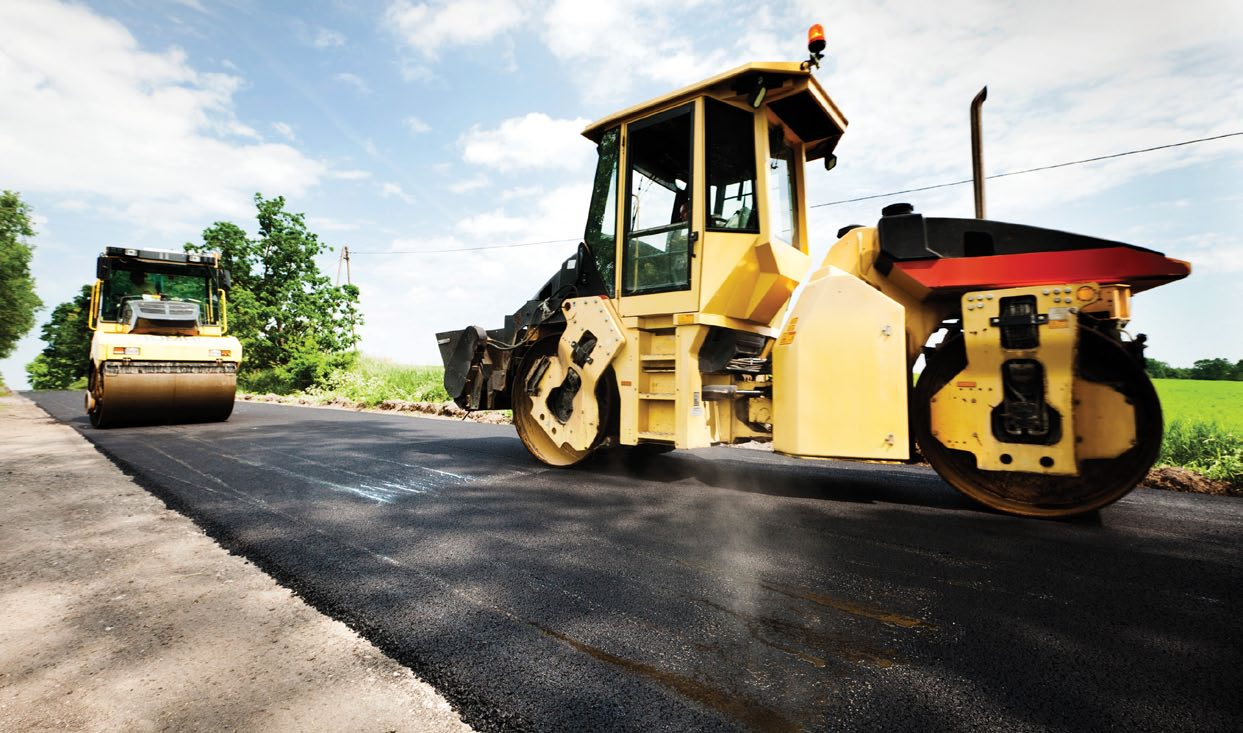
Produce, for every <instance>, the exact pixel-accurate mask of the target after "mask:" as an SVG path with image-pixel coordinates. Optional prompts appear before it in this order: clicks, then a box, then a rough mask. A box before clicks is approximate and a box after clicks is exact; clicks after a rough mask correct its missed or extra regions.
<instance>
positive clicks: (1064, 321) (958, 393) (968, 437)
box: [931, 285, 1133, 476]
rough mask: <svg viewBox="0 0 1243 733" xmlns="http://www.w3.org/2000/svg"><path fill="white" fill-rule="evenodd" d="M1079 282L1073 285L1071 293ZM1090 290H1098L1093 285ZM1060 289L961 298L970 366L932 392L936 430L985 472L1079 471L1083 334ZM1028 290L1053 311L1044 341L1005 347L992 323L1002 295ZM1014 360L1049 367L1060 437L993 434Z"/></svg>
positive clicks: (1011, 293) (1040, 306) (1040, 309)
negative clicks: (1024, 439) (1047, 441)
mask: <svg viewBox="0 0 1243 733" xmlns="http://www.w3.org/2000/svg"><path fill="white" fill-rule="evenodd" d="M1078 287H1079V286H1078V285H1074V286H1069V287H1067V288H1066V292H1067V294H1069V293H1070V292H1072V289H1077V288H1078ZM1092 288H1093V292H1096V287H1095V286H1094V285H1093V286H1092ZM1061 291H1062V288H1061V287H1055V288H1049V287H1047V286H1046V287H1032V288H1010V289H1006V290H987V291H979V292H974V293H968V294H966V295H964V296H963V297H962V312H963V318H962V329H963V337H964V338H965V340H966V345H967V368H966V369H964V370H963V371H962V372H960V373H959V374H958V376H957V377H955V378H954V379H952V380H950V382H949V383H948V384H946V385H945V386H944V387H943V388H942V389H941V390H940V391H939V392H937V394H936V396H935V397H933V399H932V405H931V414H932V434H933V435H934V436H936V438H937V439H938V440H940V441H941V443H942V444H944V445H945V446H946V447H947V448H951V449H955V450H964V451H968V452H970V453H973V454H974V455H975V459H976V467H977V468H979V469H980V470H984V471H1022V472H1024V473H1044V474H1049V475H1054V476H1074V475H1078V473H1079V468H1078V464H1077V463H1076V460H1075V435H1076V432H1075V428H1076V421H1077V416H1076V414H1075V413H1076V410H1075V402H1074V397H1075V393H1074V377H1075V374H1074V365H1075V353H1076V349H1077V346H1078V337H1079V319H1078V317H1077V315H1076V313H1075V310H1076V309H1077V307H1078V306H1072V305H1071V304H1070V301H1071V299H1070V297H1066V299H1065V303H1063V299H1062V296H1061ZM1055 293H1056V294H1055ZM1025 295H1027V296H1034V297H1035V298H1036V312H1037V313H1046V314H1048V316H1049V319H1048V321H1047V322H1046V323H1044V324H1042V325H1040V326H1038V329H1039V334H1040V344H1039V346H1038V347H1037V348H1034V349H1023V350H1010V349H1005V348H1003V347H1002V339H1001V332H1000V329H999V328H998V327H997V326H994V325H990V322H989V321H990V319H992V318H996V317H997V316H998V315H999V314H1000V307H1001V300H1002V299H1003V298H1009V297H1015V296H1025ZM1055 299H1056V300H1055ZM1011 359H1034V360H1037V361H1039V362H1040V363H1041V365H1042V366H1043V367H1044V380H1045V394H1044V399H1045V403H1046V404H1047V405H1048V406H1049V407H1050V408H1052V409H1053V410H1056V411H1057V413H1058V414H1059V415H1060V416H1061V421H1062V429H1061V437H1060V439H1059V440H1058V441H1057V442H1056V443H1054V444H1052V445H1034V444H1026V443H1009V442H1002V441H1000V440H997V439H996V437H995V436H994V435H993V431H992V428H991V426H992V412H993V409H994V408H996V407H997V406H998V405H1000V404H1001V402H1002V399H1003V397H1004V394H1003V391H1004V389H1003V385H1002V364H1003V363H1004V362H1006V361H1008V360H1011ZM1132 434H1133V432H1132Z"/></svg>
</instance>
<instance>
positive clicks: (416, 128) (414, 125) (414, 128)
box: [401, 116, 432, 135]
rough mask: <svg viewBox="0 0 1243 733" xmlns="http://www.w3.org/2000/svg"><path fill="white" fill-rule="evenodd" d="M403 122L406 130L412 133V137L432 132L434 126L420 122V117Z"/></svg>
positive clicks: (409, 118)
mask: <svg viewBox="0 0 1243 733" xmlns="http://www.w3.org/2000/svg"><path fill="white" fill-rule="evenodd" d="M401 122H402V124H403V125H405V126H406V129H407V130H409V131H410V134H411V135H421V134H423V133H425V132H431V131H432V126H431V125H429V124H427V123H426V122H424V121H423V120H420V119H419V118H418V117H414V116H411V117H407V118H406V119H404V120H402V121H401Z"/></svg>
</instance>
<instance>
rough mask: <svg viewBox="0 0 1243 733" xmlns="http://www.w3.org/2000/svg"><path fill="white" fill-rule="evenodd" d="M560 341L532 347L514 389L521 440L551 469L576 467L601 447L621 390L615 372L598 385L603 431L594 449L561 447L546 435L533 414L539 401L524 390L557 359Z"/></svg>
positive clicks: (608, 374) (598, 435) (511, 394)
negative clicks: (545, 362) (541, 369)
mask: <svg viewBox="0 0 1243 733" xmlns="http://www.w3.org/2000/svg"><path fill="white" fill-rule="evenodd" d="M558 340H559V339H558V338H557V337H550V338H546V339H544V340H542V341H540V342H539V343H537V344H535V345H534V346H532V347H531V349H530V350H529V351H528V352H527V353H526V355H525V356H523V358H522V365H521V367H520V368H519V369H518V374H517V377H516V378H515V379H514V381H513V383H512V385H511V386H510V390H511V393H510V403H511V405H512V407H513V414H514V427H515V428H517V430H518V437H519V438H521V439H522V443H523V445H525V446H526V447H527V450H528V451H530V452H531V455H533V456H535V457H536V458H538V459H539V460H540V461H541V462H543V463H547V464H548V465H550V466H573V465H574V464H576V463H581V462H582V461H584V460H585V459H586V458H587V457H588V456H590V455H591V453H592V452H593V451H594V450H595V449H596V448H597V447H599V445H600V443H602V442H603V440H604V438H605V437H606V435H607V433H608V429H609V427H610V426H611V425H613V423H614V421H613V420H612V419H611V418H612V414H613V409H614V404H615V402H616V394H617V389H616V387H615V386H614V385H613V378H612V371H611V370H610V371H609V372H607V373H606V374H605V375H604V376H603V377H602V378H601V379H600V381H599V382H598V383H597V385H596V402H597V403H598V404H599V406H600V420H599V424H600V430H599V432H598V433H597V434H596V438H595V440H594V441H593V442H592V444H591V447H589V448H587V449H586V450H577V449H574V448H570V447H569V446H565V445H561V444H559V443H558V442H557V441H555V440H553V438H552V437H550V436H549V435H548V433H546V432H544V428H543V427H541V426H540V424H539V422H538V421H537V419H536V416H535V415H534V414H533V411H534V410H535V402H534V400H533V399H532V397H531V396H530V395H528V394H527V393H526V390H525V389H524V388H523V387H524V385H525V384H526V383H527V380H528V378H529V377H530V376H531V374H532V373H533V372H534V371H535V370H536V369H538V368H539V366H540V363H541V362H542V361H543V359H544V358H545V357H547V358H549V359H556V358H557V342H558ZM541 409H542V408H541Z"/></svg>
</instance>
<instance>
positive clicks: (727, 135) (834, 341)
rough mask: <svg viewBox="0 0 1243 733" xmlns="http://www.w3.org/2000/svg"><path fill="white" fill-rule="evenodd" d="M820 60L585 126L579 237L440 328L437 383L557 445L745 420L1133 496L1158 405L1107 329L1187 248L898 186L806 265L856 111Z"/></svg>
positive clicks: (1014, 486) (1063, 493)
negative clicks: (821, 198)
mask: <svg viewBox="0 0 1243 733" xmlns="http://www.w3.org/2000/svg"><path fill="white" fill-rule="evenodd" d="M815 54H816V49H814V48H813V59H814V58H815ZM811 65H814V62H813V63H812V64H808V63H806V62H805V63H803V64H799V63H756V64H748V65H746V66H742V67H739V68H736V69H734V70H732V71H729V72H727V73H724V74H721V75H719V76H716V77H713V78H711V79H708V80H706V81H703V82H701V83H699V84H695V85H692V86H690V87H687V88H684V89H681V90H679V91H676V92H673V93H671V94H668V95H665V96H663V97H660V98H658V99H654V100H651V101H649V102H646V103H644V104H641V105H638V106H635V107H632V108H630V109H627V110H624V111H622V112H619V113H617V114H614V115H611V116H609V117H606V118H604V119H602V120H600V121H598V122H596V123H594V124H592V125H591V126H590V127H588V128H587V129H586V130H585V131H584V133H583V134H584V135H585V136H586V137H588V138H589V139H591V140H592V141H593V142H595V143H596V145H597V149H598V151H599V162H598V165H597V168H596V173H595V178H594V187H593V195H592V198H591V204H590V208H589V211H588V217H587V226H586V232H585V236H584V241H583V243H582V244H581V245H580V246H579V247H578V251H577V253H576V254H575V255H574V256H572V257H570V258H569V259H568V260H566V261H565V263H563V264H562V266H561V269H560V271H559V272H557V273H556V274H555V275H554V276H553V277H552V278H551V279H550V280H549V281H548V282H547V283H546V284H545V285H544V287H543V288H542V289H541V290H540V291H539V292H538V293H537V294H536V296H535V297H534V298H532V299H531V300H529V301H528V302H527V303H526V304H524V305H523V306H522V307H521V308H519V309H518V310H517V311H516V312H515V313H513V314H512V315H510V316H507V317H506V318H505V322H504V325H503V326H502V327H501V328H498V329H493V330H485V329H483V328H479V327H474V326H472V327H470V328H466V329H464V330H461V331H447V332H444V333H440V334H437V338H438V342H439V346H440V350H441V355H442V357H443V360H444V363H445V387H446V389H447V390H448V392H449V394H450V395H452V396H453V398H454V399H455V401H456V402H457V404H458V405H460V406H461V407H463V408H465V409H468V410H479V409H505V408H509V409H512V410H513V419H514V424H515V426H516V428H517V431H518V434H519V436H520V437H521V438H522V441H523V443H525V444H526V446H527V448H528V449H529V450H530V452H531V453H532V454H533V455H534V456H535V457H536V458H538V459H539V460H540V461H543V462H544V463H547V464H550V465H555V466H567V465H571V464H575V463H578V462H579V461H582V460H583V459H584V458H586V457H587V456H588V455H590V454H591V453H592V452H593V451H595V450H597V449H600V448H602V447H607V446H636V445H644V444H652V445H654V446H663V447H665V448H670V447H675V448H699V447H705V446H710V445H714V444H720V443H737V442H741V441H751V440H759V441H772V443H773V448H774V449H775V450H776V451H777V452H780V453H783V454H786V455H790V456H798V457H805V458H846V459H866V460H881V461H912V460H916V459H918V458H919V456H920V455H922V457H923V458H925V459H926V460H927V461H928V462H929V463H930V464H931V465H932V466H933V468H935V469H936V470H937V472H938V473H939V474H940V475H941V476H942V477H944V478H945V480H947V481H948V482H949V483H951V484H952V485H953V486H955V487H956V488H958V489H959V490H960V491H962V492H964V493H966V494H968V495H969V496H971V497H973V498H975V499H977V500H979V501H981V502H983V503H984V504H987V505H988V506H991V507H994V508H996V509H1000V510H1003V511H1007V512H1012V513H1016V514H1023V515H1033V516H1060V515H1068V514H1075V513H1079V512H1084V511H1088V510H1092V509H1095V508H1098V507H1101V506H1104V505H1105V504H1108V503H1109V502H1112V501H1114V500H1116V499H1118V498H1119V497H1121V496H1123V495H1124V494H1126V493H1127V492H1128V491H1130V490H1131V489H1132V488H1133V487H1134V486H1135V485H1136V484H1137V483H1138V482H1139V481H1140V480H1141V479H1142V478H1143V476H1144V475H1145V473H1146V472H1147V470H1148V468H1149V467H1150V466H1151V465H1152V463H1153V461H1154V460H1155V458H1156V455H1157V451H1158V449H1159V446H1160V441H1161V426H1162V423H1161V409H1160V405H1159V403H1158V401H1157V397H1156V394H1155V392H1154V391H1153V388H1152V385H1151V383H1150V382H1149V380H1148V378H1147V376H1146V375H1145V373H1144V370H1143V361H1142V350H1143V340H1142V339H1140V340H1136V341H1132V340H1128V339H1126V338H1124V335H1123V331H1122V328H1123V327H1124V326H1125V325H1126V323H1127V321H1128V320H1129V319H1130V297H1131V295H1132V294H1134V293H1137V292H1139V291H1141V290H1144V289H1147V288H1151V287H1155V286H1156V285H1160V284H1163V283H1166V282H1170V281H1172V280H1176V279H1178V278H1181V277H1185V276H1186V275H1187V274H1188V273H1189V267H1188V265H1187V264H1186V263H1184V262H1180V261H1177V260H1172V259H1169V258H1166V257H1164V256H1162V255H1161V254H1159V253H1156V252H1152V251H1150V250H1147V249H1143V248H1140V247H1135V246H1132V245H1127V244H1121V243H1117V242H1109V241H1105V240H1100V239H1094V238H1091V237H1084V236H1080V235H1074V234H1067V233H1063V232H1057V231H1052V230H1047V229H1040V228H1036V227H1030V226H1022V225H1017V224H1008V223H1004V222H998V221H990V220H984V219H945V218H926V217H923V216H921V215H920V214H918V213H916V212H915V211H914V210H913V209H912V208H911V207H910V206H908V205H905V204H898V205H893V206H890V207H887V208H886V209H885V210H884V211H883V212H882V216H881V217H880V220H879V222H878V223H877V225H876V226H871V227H847V228H845V229H843V230H842V231H840V232H839V233H838V236H839V239H838V241H837V242H836V244H834V245H832V246H831V247H830V249H829V252H828V255H827V256H826V257H825V259H824V261H823V262H821V263H820V265H819V266H818V267H816V268H814V269H813V268H812V262H811V259H810V257H809V255H808V236H809V232H808V228H807V200H806V193H805V191H806V185H805V176H806V175H808V174H810V173H811V172H813V171H814V170H816V169H817V168H819V166H809V165H807V163H810V162H818V161H822V162H823V164H824V168H831V167H832V166H833V164H834V163H835V162H836V158H835V157H834V155H833V151H834V148H835V146H836V144H837V142H838V140H839V139H840V138H841V136H842V134H843V133H844V132H845V130H846V118H845V117H844V116H843V114H842V113H841V111H840V110H839V109H838V108H837V106H836V105H835V104H834V103H833V101H832V100H831V99H830V98H829V96H828V94H826V93H825V91H824V89H823V88H821V86H820V84H819V82H818V81H817V80H816V78H815V77H814V76H813V75H812V74H811V71H810V69H809V66H811ZM800 284H804V288H803V290H802V292H801V293H800V296H799V298H798V300H797V302H794V303H791V302H790V301H791V296H792V294H793V293H794V290H795V288H796V287H798V286H799V285H800ZM934 334H937V335H938V336H939V340H938V338H934ZM934 342H935V343H937V344H938V345H937V346H936V347H935V348H927V345H928V344H930V343H934ZM921 354H924V355H925V356H926V364H925V365H924V367H923V369H922V373H921V374H920V376H919V380H918V382H917V384H915V386H914V388H912V387H911V384H912V381H913V370H914V368H915V365H916V361H917V359H918V358H919V356H920V355H921Z"/></svg>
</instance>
